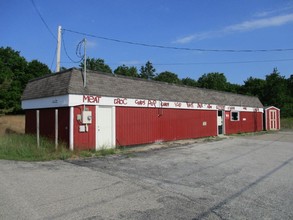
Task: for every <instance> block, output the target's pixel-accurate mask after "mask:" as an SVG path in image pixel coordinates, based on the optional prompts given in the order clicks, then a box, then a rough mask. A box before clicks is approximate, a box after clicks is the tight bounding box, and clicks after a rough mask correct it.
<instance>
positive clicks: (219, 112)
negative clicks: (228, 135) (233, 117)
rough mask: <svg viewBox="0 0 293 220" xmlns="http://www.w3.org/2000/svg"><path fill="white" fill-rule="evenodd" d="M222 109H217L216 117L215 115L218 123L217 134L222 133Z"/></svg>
mask: <svg viewBox="0 0 293 220" xmlns="http://www.w3.org/2000/svg"><path fill="white" fill-rule="evenodd" d="M223 115H224V113H223V111H222V110H219V111H218V117H217V124H218V134H219V135H220V134H224V129H223V128H224V120H223Z"/></svg>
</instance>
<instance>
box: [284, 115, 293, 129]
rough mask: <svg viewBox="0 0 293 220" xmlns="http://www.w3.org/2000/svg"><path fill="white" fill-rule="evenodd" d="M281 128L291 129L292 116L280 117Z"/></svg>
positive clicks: (292, 127)
mask: <svg viewBox="0 0 293 220" xmlns="http://www.w3.org/2000/svg"><path fill="white" fill-rule="evenodd" d="M281 129H290V130H293V118H281Z"/></svg>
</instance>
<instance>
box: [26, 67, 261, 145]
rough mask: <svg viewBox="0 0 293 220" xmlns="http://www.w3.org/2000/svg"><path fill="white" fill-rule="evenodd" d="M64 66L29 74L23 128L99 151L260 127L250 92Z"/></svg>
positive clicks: (256, 104)
mask: <svg viewBox="0 0 293 220" xmlns="http://www.w3.org/2000/svg"><path fill="white" fill-rule="evenodd" d="M84 78H85V77H83V75H82V72H81V71H80V70H78V69H74V68H73V69H69V70H66V71H64V72H60V73H56V74H50V75H46V76H44V77H41V78H37V79H34V80H31V81H30V82H29V83H28V84H27V86H26V88H25V90H24V93H23V96H22V108H23V109H25V111H26V133H39V134H40V135H43V136H48V137H50V138H55V140H56V141H60V140H61V141H64V142H66V143H68V145H69V147H70V149H75V148H78V149H96V150H97V149H101V148H105V147H115V146H128V145H137V144H145V143H152V142H156V141H170V140H179V139H189V138H200V137H208V136H217V135H221V134H232V133H239V132H254V131H261V130H262V128H263V121H262V118H263V117H262V115H263V105H262V104H261V102H260V101H259V99H258V98H257V97H251V96H245V95H238V94H233V93H227V92H219V91H214V90H208V89H202V88H195V87H188V86H182V85H174V84H168V83H164V82H156V81H151V80H143V79H138V78H130V77H124V76H117V75H113V74H106V73H100V72H94V71H88V72H87V77H86V79H87V83H86V86H85V87H84V86H83V79H84Z"/></svg>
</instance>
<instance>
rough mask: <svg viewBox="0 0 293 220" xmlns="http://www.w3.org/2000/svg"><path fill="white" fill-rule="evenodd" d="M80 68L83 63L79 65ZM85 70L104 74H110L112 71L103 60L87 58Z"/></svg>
mask: <svg viewBox="0 0 293 220" xmlns="http://www.w3.org/2000/svg"><path fill="white" fill-rule="evenodd" d="M80 67H81V68H83V67H84V62H82V63H81V64H80ZM86 68H87V69H89V70H93V71H100V72H104V73H112V69H111V68H110V66H109V65H108V64H106V63H105V61H104V60H103V59H100V58H98V59H95V58H87V59H86Z"/></svg>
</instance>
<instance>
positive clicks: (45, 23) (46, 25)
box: [31, 0, 57, 41]
mask: <svg viewBox="0 0 293 220" xmlns="http://www.w3.org/2000/svg"><path fill="white" fill-rule="evenodd" d="M31 2H32V4H33V6H34V8H35V10H36V12H37V14H38V15H39V17H40V18H41V20H42V22H43V24H44V25H45V27H46V28H47V30H48V31H49V32H50V34H51V35H52V37H53V38H54V39H55V40H56V41H57V38H56V36H55V35H54V34H53V32H52V31H51V29H50V28H49V26H48V24H47V22H46V21H45V19H44V18H43V16H42V15H41V13H40V11H39V9H38V8H37V6H36V4H35V2H34V0H31Z"/></svg>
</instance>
